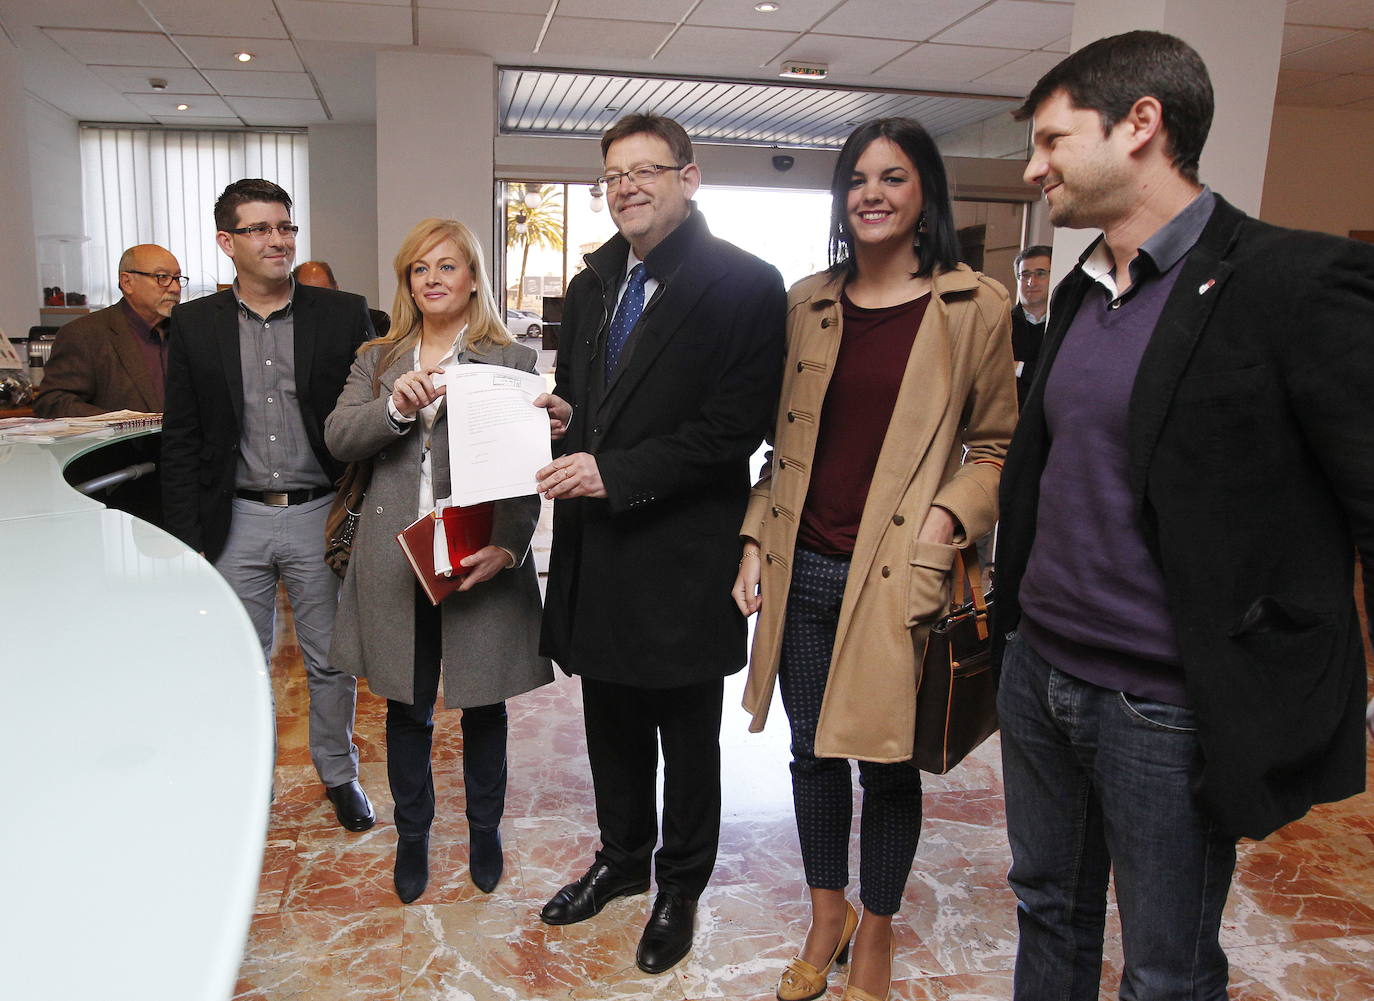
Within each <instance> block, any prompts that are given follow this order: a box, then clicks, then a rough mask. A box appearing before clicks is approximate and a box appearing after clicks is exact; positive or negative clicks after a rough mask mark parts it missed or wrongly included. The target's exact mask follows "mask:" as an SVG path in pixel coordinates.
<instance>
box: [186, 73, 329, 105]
mask: <svg viewBox="0 0 1374 1001" xmlns="http://www.w3.org/2000/svg"><path fill="white" fill-rule="evenodd" d="M205 75H206V76H207V77H208V78H209V80H210V82H211V83H213V84H214V85H215V89H216V90H217V91H219V92H220V93H221V94H223V95H224V96H225V97H299V98H304V99H306V100H315V88H314V87H312V86H311V85H310V77H308V76H306V75H305V74H304V73H264V72H262V71H261V70H256V71H255V70H206V71H205Z"/></svg>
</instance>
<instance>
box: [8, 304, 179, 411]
mask: <svg viewBox="0 0 1374 1001" xmlns="http://www.w3.org/2000/svg"><path fill="white" fill-rule="evenodd" d="M123 302H124V300H123V299H120V300H119V302H117V303H115V304H114V305H113V306H107V307H106V308H104V309H101V310H97V311H96V312H94V313H91V314H89V315H87V316H83V317H81V318H80V319H77V320H73V321H72V322H71V323H69V324H67V325H66V326H65V327H63V328H62V329H61V330H59V331H58V332H57V340H56V341H54V342H53V346H52V356H51V357H50V358H49V359H48V364H47V366H46V367H45V368H44V369H43V382H42V383H41V384H40V387H39V395H38V399H37V400H35V401H34V404H33V412H34V413H35V414H37V415H38V416H39V417H86V416H89V415H90V414H103V413H105V412H107V411H110V410H138V411H140V412H144V413H157V412H158V411H160V410H161V409H162V387H161V386H159V385H158V378H159V377H156V376H154V375H153V373H151V372H149V371H148V365H147V363H146V362H145V361H144V358H143V352H142V351H140V350H139V347H138V345H137V344H135V343H134V339H133V335H132V334H130V333H129V318H128V317H127V316H125V315H124V306H123Z"/></svg>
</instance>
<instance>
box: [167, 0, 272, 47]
mask: <svg viewBox="0 0 1374 1001" xmlns="http://www.w3.org/2000/svg"><path fill="white" fill-rule="evenodd" d="M142 2H143V3H144V4H145V5H146V6H147V8H148V10H149V11H150V12H151V13H152V15H153V16H154V17H156V18H157V20H158V23H159V25H160V26H161V27H162V28H164V29H165V30H166V31H167V33H168V34H172V35H230V36H235V35H241V36H243V37H246V38H285V37H286V27H285V26H284V25H283V24H282V23H281V18H279V17H278V16H277V11H276V8H275V7H274V6H273V5H272V0H232V2H228V3H226V2H225V0H142Z"/></svg>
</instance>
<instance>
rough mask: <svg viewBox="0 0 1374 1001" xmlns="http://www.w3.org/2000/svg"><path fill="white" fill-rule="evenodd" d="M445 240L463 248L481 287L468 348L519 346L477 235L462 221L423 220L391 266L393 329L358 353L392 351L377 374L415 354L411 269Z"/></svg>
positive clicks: (473, 304)
mask: <svg viewBox="0 0 1374 1001" xmlns="http://www.w3.org/2000/svg"><path fill="white" fill-rule="evenodd" d="M445 240H452V241H453V242H454V243H456V244H457V245H458V252H459V253H460V254H461V255H462V256H463V260H464V261H465V262H466V263H467V266H468V270H469V271H471V272H472V281H473V284H474V285H476V290H475V291H474V292H473V294H472V300H471V301H470V302H469V303H468V317H467V324H468V329H467V335H466V336H465V338H464V344H463V346H464V347H468V346H469V345H473V344H498V345H499V344H510V343H511V342H512V341H514V340H515V338H513V337H512V336H511V335H510V331H509V330H507V329H506V324H505V323H504V321H503V320H502V318H501V309H500V307H499V306H497V305H496V297H495V296H494V295H493V294H492V291H491V281H490V280H489V279H488V278H487V267H486V262H485V260H484V259H483V257H482V245H481V244H480V243H478V242H477V237H476V236H474V235H473V232H472V230H470V229H468V228H467V227H466V226H464V225H463V224H462V223H461V222H459V221H458V220H457V219H424V220H421V221H420V222H418V223H416V224H415V226H414V227H413V228H412V229H411V231H410V232H409V233H407V234H406V236H405V239H404V240H402V241H401V248H400V249H399V250H397V251H396V258H395V260H394V261H393V262H392V267H393V268H394V269H395V272H396V298H395V300H394V301H393V302H392V305H391V329H390V330H389V331H388V332H387V333H386V335H385V336H383V337H378V338H376V339H375V340H371V341H368V342H367V343H366V344H364V345H363V346H362V347H361V348H359V349H358V351H359V353H361V352H363V351H366V350H367V349H368V348H371V347H376V346H381V345H386V346H387V348H386V351H385V353H384V354H383V356H382V360H381V363H380V364H379V365H378V368H377V371H379V372H380V371H384V370H385V369H387V368H389V367H390V366H391V365H392V363H394V362H395V361H396V359H397V358H398V357H400V356H401V353H402V352H404V351H411V350H414V348H415V340H416V338H418V337H419V336H420V326H421V314H420V308H419V307H418V306H416V305H415V299H414V297H413V296H412V295H411V292H410V268H411V266H412V265H413V264H414V263H415V262H416V261H418V260H419V259H420V258H422V257H424V256H425V254H427V253H429V252H430V251H431V250H433V249H434V248H435V247H436V246H438V245H439V244H441V243H443V242H444V241H445Z"/></svg>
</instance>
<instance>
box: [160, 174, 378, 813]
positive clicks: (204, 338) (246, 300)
mask: <svg viewBox="0 0 1374 1001" xmlns="http://www.w3.org/2000/svg"><path fill="white" fill-rule="evenodd" d="M215 226H216V228H217V230H218V233H217V235H216V241H217V242H218V243H219V246H220V249H221V250H223V251H224V253H225V254H226V255H227V256H228V257H229V258H230V259H231V260H233V262H234V269H235V271H236V273H237V275H236V278H235V281H234V286H233V288H232V289H226V290H224V291H222V292H217V293H215V294H214V295H211V296H207V297H205V298H203V299H197V300H195V301H193V302H188V303H184V304H182V305H181V306H178V307H177V308H176V309H175V310H173V311H172V320H171V332H170V341H171V349H170V356H169V358H168V364H167V400H166V412H165V414H164V416H163V425H162V488H163V507H164V518H165V522H166V527H167V529H168V531H170V532H172V533H173V534H174V535H176V536H177V537H179V538H180V539H181V540H182V541H184V542H185V543H186V544H187V545H188V546H190V547H191V548H193V549H196V550H198V551H200V552H201V553H203V554H204V555H205V558H206V559H208V560H210V561H211V562H212V563H214V564H215V568H216V569H217V570H219V571H220V573H222V574H223V575H224V577H225V579H226V580H227V581H228V582H229V585H230V586H231V587H232V588H233V589H234V592H235V593H236V594H237V595H238V596H239V599H240V600H241V601H242V602H243V605H244V608H245V609H246V610H247V612H248V615H249V617H250V618H251V619H252V620H253V625H254V627H255V628H256V629H257V632H258V639H259V640H260V641H261V642H262V649H263V655H264V657H268V658H270V656H271V653H272V645H273V631H274V623H275V613H276V592H277V581H278V580H280V581H282V582H283V583H284V584H285V585H286V593H287V597H288V598H289V599H290V600H291V610H292V614H293V617H294V619H295V627H296V638H297V641H298V642H299V644H300V648H301V655H302V657H303V659H304V660H305V669H306V678H307V682H308V686H309V691H310V755H311V759H312V760H313V761H314V764H315V770H316V771H317V772H318V773H319V775H320V779H321V781H323V782H324V785H325V789H326V793H327V795H328V797H329V799H330V801H331V802H332V803H333V804H334V810H335V813H336V815H337V816H338V819H339V823H340V824H342V825H343V826H344V827H345V828H347V829H348V830H350V831H364V830H367V829H368V828H369V827H371V826H372V825H373V823H374V822H375V820H376V816H375V814H374V813H373V810H372V805H371V804H370V803H369V802H368V799H367V795H366V794H365V793H364V792H363V790H362V787H361V786H360V785H359V784H358V751H357V748H356V747H354V745H353V712H354V699H355V690H354V689H355V682H354V679H353V678H352V677H351V676H350V675H347V674H344V673H343V672H341V671H338V670H336V669H335V668H334V667H332V666H331V665H330V664H329V660H328V655H329V641H330V634H331V633H332V632H333V628H334V612H335V609H336V607H337V604H338V583H339V582H338V580H337V578H335V577H334V575H333V572H332V571H331V570H330V569H329V567H328V566H327V565H326V564H325V562H324V520H325V516H326V515H327V514H328V513H329V506H330V503H331V501H332V500H333V497H334V486H333V484H334V482H335V480H337V479H338V477H339V474H340V473H341V472H342V465H341V464H340V463H338V462H336V461H335V460H334V458H333V457H332V456H331V455H330V454H329V452H328V450H327V449H326V448H325V445H324V419H325V418H326V417H327V416H329V413H330V412H331V411H332V410H333V409H334V404H335V402H336V401H337V400H338V398H339V393H340V392H341V391H342V390H343V384H344V381H345V380H346V379H347V377H348V370H349V368H350V366H351V365H352V363H353V355H354V352H355V351H356V350H357V349H358V346H359V345H361V344H362V343H363V342H364V341H365V340H367V339H368V338H370V337H371V336H372V323H371V321H370V320H369V319H368V315H367V303H366V301H365V300H364V299H363V298H362V297H361V296H356V295H349V294H347V293H344V292H334V291H331V290H328V289H317V288H310V287H307V286H303V285H298V284H296V283H295V282H294V281H292V278H291V262H292V258H293V257H294V256H295V253H296V231H297V229H298V228H299V227H297V226H296V225H295V224H294V223H292V222H291V197H290V196H289V195H288V194H287V193H286V192H285V191H283V190H282V189H281V188H280V187H278V186H277V185H276V184H273V183H272V182H271V181H265V180H262V179H261V178H249V179H245V180H241V181H236V182H234V183H233V184H231V185H229V186H228V187H227V188H225V189H224V193H223V194H221V195H220V197H219V200H218V201H216V203H215Z"/></svg>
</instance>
